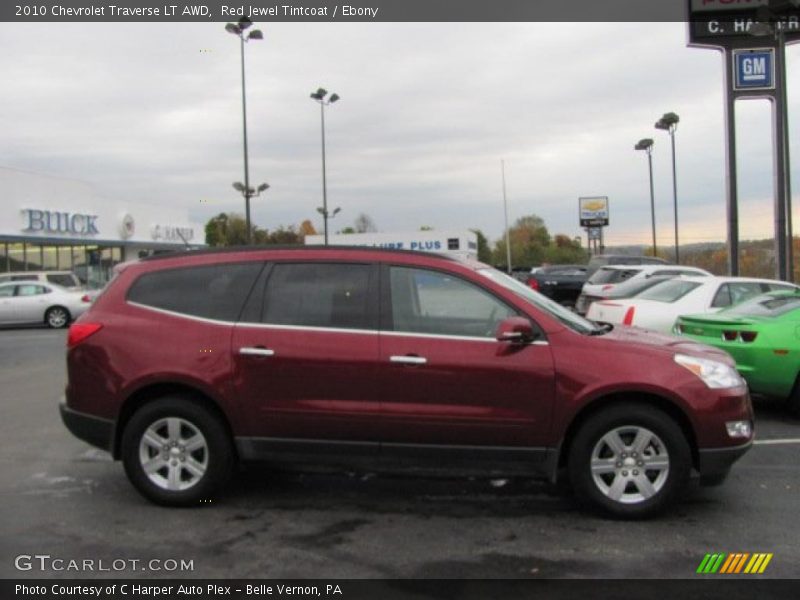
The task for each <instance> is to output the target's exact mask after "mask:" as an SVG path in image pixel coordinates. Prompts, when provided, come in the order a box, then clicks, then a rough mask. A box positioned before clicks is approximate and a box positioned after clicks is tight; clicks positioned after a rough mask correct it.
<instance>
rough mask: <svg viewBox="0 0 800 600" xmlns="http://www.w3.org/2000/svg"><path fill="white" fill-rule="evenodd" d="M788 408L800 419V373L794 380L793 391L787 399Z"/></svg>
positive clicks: (790, 412)
mask: <svg viewBox="0 0 800 600" xmlns="http://www.w3.org/2000/svg"><path fill="white" fill-rule="evenodd" d="M786 408H787V410H788V411H789V414H791V415H792V416H793V417H794V418H795V419H800V374H798V375H797V379H795V380H794V387H793V388H792V393H791V394H789V397H788V398H787V399H786Z"/></svg>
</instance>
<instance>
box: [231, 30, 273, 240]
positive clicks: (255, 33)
mask: <svg viewBox="0 0 800 600" xmlns="http://www.w3.org/2000/svg"><path fill="white" fill-rule="evenodd" d="M252 24H253V22H252V21H251V20H250V19H248V18H247V17H242V18H241V19H239V22H238V23H228V24H227V25H225V31H227V32H228V33H232V34H233V35H235V36H238V38H239V41H240V43H241V50H242V129H243V132H244V136H243V138H244V185H242V188H243V191H242V190H240V191H242V194H243V195H244V210H245V220H246V221H247V243H248V244H250V198H251V197H252V195H251V194H250V190H251V189H252V188H251V187H250V168H249V165H248V161H247V96H246V94H245V82H244V43H245V42H249V41H250V40H263V39H264V34H262V33H261V30H260V29H253V30H252V31H250V32H249V33H248V34H247V35H245V31H246V30H247V29H248V28H249V27H250V26H251V25H252ZM234 187H235V186H234Z"/></svg>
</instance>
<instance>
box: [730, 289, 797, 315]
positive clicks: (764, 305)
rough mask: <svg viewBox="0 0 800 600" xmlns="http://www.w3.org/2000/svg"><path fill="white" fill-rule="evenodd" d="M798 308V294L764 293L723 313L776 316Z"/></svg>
mask: <svg viewBox="0 0 800 600" xmlns="http://www.w3.org/2000/svg"><path fill="white" fill-rule="evenodd" d="M798 308H800V295H798V294H782V295H780V296H773V295H772V294H765V295H763V296H756V297H755V298H751V299H750V300H746V301H745V302H742V303H741V304H737V305H736V306H734V307H732V308H729V309H727V310H726V311H725V314H726V315H741V316H743V317H778V316H780V315H785V314H786V313H788V312H791V311H793V310H795V309H798Z"/></svg>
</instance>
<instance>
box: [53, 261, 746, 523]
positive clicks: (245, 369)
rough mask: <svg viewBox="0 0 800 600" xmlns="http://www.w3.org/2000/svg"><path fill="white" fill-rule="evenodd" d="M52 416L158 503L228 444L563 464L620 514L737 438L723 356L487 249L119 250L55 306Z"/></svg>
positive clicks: (292, 458) (715, 468)
mask: <svg viewBox="0 0 800 600" xmlns="http://www.w3.org/2000/svg"><path fill="white" fill-rule="evenodd" d="M68 346H69V349H68V355H67V364H68V372H69V382H68V385H67V390H66V404H62V406H61V415H62V418H63V420H64V422H65V424H66V425H67V427H68V428H69V429H70V431H72V433H74V434H75V435H76V436H77V437H79V438H81V439H83V440H85V441H87V442H89V443H91V444H94V445H96V446H98V447H100V448H104V449H107V450H109V451H110V452H111V453H112V454H113V456H114V457H115V458H117V459H121V460H122V461H123V463H124V465H125V471H126V472H127V474H128V477H129V478H130V480H131V482H132V483H133V484H134V486H135V487H136V488H137V489H138V490H139V491H140V492H141V493H142V494H143V495H145V496H146V497H147V498H149V499H150V500H152V501H154V502H158V503H161V504H169V505H190V504H196V503H198V502H201V501H202V500H205V499H208V498H209V497H211V496H212V495H213V494H214V493H215V492H216V491H218V490H219V489H220V488H221V487H222V485H223V484H224V482H225V480H226V478H227V477H228V475H230V474H231V472H232V471H233V469H234V466H235V464H236V463H237V462H239V461H241V462H249V461H267V462H271V463H275V464H280V465H282V466H287V465H295V466H302V467H303V468H307V467H308V466H310V465H314V466H321V465H323V466H328V467H329V466H335V467H347V468H353V467H355V468H359V467H364V468H368V469H374V470H380V471H386V470H406V471H412V472H415V473H419V472H423V471H425V470H429V471H435V472H439V473H441V472H445V473H448V474H458V475H463V474H468V473H469V474H478V473H483V474H488V473H492V474H496V473H503V474H506V475H543V476H546V477H548V478H550V479H551V480H553V481H555V480H556V479H557V477H559V476H562V475H565V474H566V475H568V477H569V480H570V481H571V483H572V484H573V487H574V489H575V490H576V491H577V493H578V494H579V496H580V497H581V498H583V499H585V500H588V501H589V502H590V503H591V504H594V505H596V506H600V507H602V508H604V509H606V510H607V511H610V512H612V513H615V514H617V515H622V516H629V517H636V516H645V515H649V514H653V513H654V512H656V511H657V510H659V509H661V508H663V507H664V506H665V505H666V504H667V503H668V502H669V501H670V500H671V499H673V498H674V497H675V495H676V494H677V492H679V490H680V489H681V488H682V487H683V486H684V484H685V483H686V482H687V480H688V478H689V476H690V474H691V473H692V472H693V471H694V472H695V473H698V474H699V475H700V479H701V481H703V482H706V483H719V482H721V481H722V480H723V479H724V477H725V475H727V473H728V470H729V469H730V467H731V464H732V463H733V462H734V461H735V460H736V459H737V458H739V457H740V456H741V455H742V454H743V453H744V452H746V451H747V449H748V448H749V447H750V445H751V443H752V436H753V413H752V408H751V404H750V399H749V396H748V392H747V387H746V385H745V383H744V381H743V380H742V379H741V378H740V377H739V375H738V374H737V372H736V370H735V369H734V367H733V364H734V363H733V361H732V360H731V359H730V358H729V357H728V356H727V355H726V354H725V353H722V352H720V351H718V350H715V349H712V348H710V347H707V346H702V345H698V344H696V343H693V342H690V341H687V340H685V339H679V338H673V337H668V336H663V335H655V334H651V333H648V332H645V331H642V330H638V329H635V328H622V329H616V330H613V331H612V330H611V328H610V326H607V325H606V326H601V325H598V324H595V323H593V322H590V321H587V320H585V319H583V318H581V317H579V316H577V315H575V314H574V313H572V312H570V311H568V310H566V309H564V308H563V307H561V306H559V305H558V304H555V303H554V302H552V301H550V300H548V299H547V298H545V297H543V296H541V295H540V294H538V293H536V292H534V291H533V290H531V289H529V288H527V287H526V286H525V285H523V284H521V283H519V282H518V281H516V280H514V279H512V278H510V277H507V276H506V275H504V274H503V273H501V272H499V271H496V270H494V269H492V268H490V267H488V266H486V265H484V264H481V263H475V262H463V261H460V260H455V259H450V258H447V257H444V256H439V255H432V254H425V253H420V252H404V251H398V250H390V251H385V250H377V249H363V248H341V247H338V248H324V247H316V248H314V247H308V248H302V247H300V248H298V247H296V248H291V249H285V248H279V249H275V248H272V249H254V248H247V249H243V250H239V251H224V252H215V251H200V252H188V253H183V254H178V255H169V256H159V257H155V258H149V259H144V260H140V261H138V262H134V263H130V264H127V265H126V266H123V267H122V268H119V269H118V273H117V276H116V278H115V279H114V280H113V281H112V283H111V284H110V285H109V286H108V287H107V289H106V291H105V292H104V293H103V294H102V295H101V296H100V297H99V299H98V300H97V301H96V302H95V303H94V304H93V305H92V307H91V309H90V310H89V311H88V312H87V313H86V314H84V315H83V316H82V317H81V318H80V319H78V321H77V322H76V323H75V324H73V325H72V327H71V328H70V333H69V340H68Z"/></svg>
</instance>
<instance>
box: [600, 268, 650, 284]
mask: <svg viewBox="0 0 800 600" xmlns="http://www.w3.org/2000/svg"><path fill="white" fill-rule="evenodd" d="M639 271H641V269H606V268H602V269H598V270H597V271H596V272H595V274H594V275H592V276H591V277H590V278H589V281H588V283H590V284H601V283H619V282H620V281H625V280H626V279H630V278H631V277H633V276H634V275H636V274H637V273H638V272H639Z"/></svg>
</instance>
